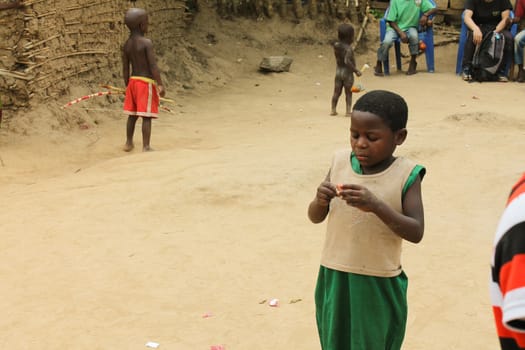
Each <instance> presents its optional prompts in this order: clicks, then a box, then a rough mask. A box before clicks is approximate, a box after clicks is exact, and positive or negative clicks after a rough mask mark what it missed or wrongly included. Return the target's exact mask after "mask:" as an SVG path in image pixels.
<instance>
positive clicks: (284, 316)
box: [0, 16, 525, 350]
mask: <svg viewBox="0 0 525 350" xmlns="http://www.w3.org/2000/svg"><path fill="white" fill-rule="evenodd" d="M275 24H276V23H274V21H273V20H272V21H266V22H265V23H261V22H252V21H248V20H238V21H227V22H223V23H219V22H216V21H215V20H213V19H210V18H203V16H200V17H198V18H197V19H196V23H195V27H194V30H193V32H192V34H191V35H192V37H191V40H192V43H193V45H194V47H195V50H194V52H195V54H196V55H198V56H199V57H200V58H201V59H202V62H201V63H204V64H205V66H206V67H208V69H207V71H206V72H205V74H204V73H203V74H200V75H199V74H198V70H197V69H194V70H192V69H193V68H192V67H193V66H192V65H191V64H189V63H188V65H187V66H188V67H189V68H187V69H186V71H185V74H186V76H185V78H186V80H187V82H185V83H182V82H180V81H177V80H175V79H174V77H175V71H177V70H176V69H175V68H174V67H180V66H181V64H182V63H184V62H174V61H173V58H172V57H162V58H161V62H160V64H161V68H162V69H163V72H164V74H165V76H166V77H167V82H168V83H167V89H168V96H167V97H170V98H173V99H175V100H176V102H177V104H176V106H170V105H166V106H168V107H170V108H171V110H172V112H167V111H163V112H162V114H161V116H160V118H159V119H158V120H156V121H155V122H154V124H153V134H152V146H153V147H154V148H155V149H156V150H157V151H156V152H151V153H142V152H140V147H136V148H135V150H134V151H133V152H131V153H124V152H122V151H121V147H122V145H123V142H124V135H125V121H126V117H125V116H124V115H123V114H122V113H121V112H120V110H121V108H122V103H121V100H120V99H119V98H112V99H105V98H94V99H92V100H89V101H86V102H83V103H81V104H77V105H74V106H72V107H70V108H69V109H67V110H62V109H60V106H61V105H63V104H64V103H66V102H68V101H70V100H72V99H74V98H76V97H79V96H81V95H83V94H85V93H90V92H94V90H92V88H88V87H72V89H71V95H70V96H64V97H63V99H62V100H60V101H58V102H55V103H48V104H46V105H42V106H39V107H38V108H35V109H33V110H31V111H26V112H24V113H22V114H20V115H17V116H16V118H10V120H9V122H8V123H4V125H3V126H2V129H1V131H0V197H1V198H2V210H0V232H1V233H2V244H1V245H0V260H1V261H2V264H1V265H0V279H1V280H2V283H1V284H0V295H1V296H2V298H0V308H1V309H2V311H3V317H1V318H0V348H2V349H144V348H145V344H146V343H147V342H148V341H153V342H157V343H159V344H160V347H159V348H160V349H188V350H190V349H191V350H195V349H210V347H211V346H212V345H223V346H224V347H225V349H229V350H231V349H276V350H279V349H282V350H285V349H286V350H289V349H302V350H310V349H312V350H313V349H319V348H320V347H319V344H318V338H317V331H316V327H315V316H314V300H313V292H314V287H315V280H316V274H317V270H318V268H319V258H320V251H321V245H322V242H323V235H324V230H325V224H324V223H323V224H319V225H314V224H311V223H310V222H309V221H308V219H307V216H306V209H307V206H308V203H309V201H310V200H311V199H312V198H313V196H314V194H315V190H316V188H317V186H318V184H319V183H320V181H321V180H322V179H323V177H324V176H325V174H326V171H327V170H328V167H329V163H330V159H331V156H332V153H333V151H335V150H337V149H340V148H343V147H348V146H349V145H348V138H349V135H348V128H349V120H348V118H345V117H342V116H337V117H330V116H329V115H328V114H329V103H330V98H331V93H332V81H333V73H334V59H333V57H332V56H333V55H332V52H331V49H330V46H329V45H328V44H327V40H328V39H329V38H331V37H332V36H333V35H332V33H331V32H329V31H327V30H326V28H323V27H322V26H314V25H311V24H305V23H303V24H299V25H297V24H293V23H284V24H281V25H279V26H276V25H275ZM372 25H376V24H374V23H372V24H370V26H372ZM370 32H371V34H370V35H369V36H368V40H369V42H368V45H369V47H370V50H361V52H360V55H359V56H358V57H357V62H358V64H359V65H361V64H364V63H373V62H374V50H375V47H374V45H376V43H374V42H373V40H377V37H374V34H373V29H370ZM456 51H457V46H456V44H450V45H445V46H440V47H437V48H436V52H435V55H436V72H435V73H433V74H430V73H427V72H426V71H425V59H424V57H420V58H419V66H418V74H416V75H414V76H406V75H405V74H403V73H396V72H394V73H393V74H392V75H391V76H388V77H384V78H380V77H375V76H374V75H373V74H372V72H371V71H370V70H369V71H366V72H365V73H364V75H363V77H362V84H363V85H364V86H365V87H366V89H367V90H374V89H387V90H392V91H395V92H397V93H400V94H401V95H403V96H404V97H405V98H406V100H407V102H408V105H409V109H410V111H409V125H408V130H409V134H408V139H407V141H406V142H405V144H403V145H402V146H401V147H399V148H398V150H397V154H398V155H403V156H407V157H410V158H413V159H415V160H416V161H418V162H419V163H420V164H422V165H424V166H426V168H427V175H426V177H425V179H424V181H423V195H424V204H425V212H426V231H425V237H424V239H423V241H422V242H421V243H420V244H418V245H414V244H410V243H406V244H405V246H404V256H403V263H404V269H405V271H406V273H407V275H408V277H409V280H410V285H409V320H408V329H407V333H406V340H405V343H404V349H409V350H418V349H421V350H432V349H435V350H443V349H479V350H488V349H495V348H496V347H497V344H498V343H497V339H496V335H495V329H494V326H493V322H492V314H491V307H490V301H489V293H488V280H489V263H490V257H491V251H492V237H493V233H494V231H495V228H496V224H497V221H498V218H499V215H500V213H501V212H502V209H503V207H504V203H505V199H506V195H507V193H508V191H509V189H510V186H511V185H512V184H513V183H514V181H515V180H516V179H517V178H518V176H519V175H520V174H521V172H522V171H523V170H524V165H523V149H525V137H524V136H525V135H524V134H525V120H524V119H523V112H522V108H521V101H522V96H523V93H524V90H525V85H522V84H518V83H483V84H479V83H472V84H468V83H465V82H463V81H461V79H460V78H459V77H457V76H456V75H455V74H454V70H455V57H456V56H455V55H456ZM281 54H287V55H289V56H291V57H293V59H294V61H293V63H292V66H291V70H290V72H287V73H280V74H266V75H264V74H261V73H259V72H258V71H257V67H258V64H259V62H260V60H261V58H262V57H263V56H267V55H281ZM391 61H393V60H391ZM405 70H406V66H405ZM180 71H181V70H180V69H179V72H180ZM354 97H355V99H356V98H358V97H359V94H356V95H355V96H354ZM342 106H343V101H340V108H339V111H340V112H341V111H342V109H341V107H342ZM136 143H137V145H138V146H140V144H141V138H140V125H139V129H138V130H137V134H136ZM273 298H276V299H279V306H278V307H270V306H269V305H268V302H269V301H270V300H271V299H273Z"/></svg>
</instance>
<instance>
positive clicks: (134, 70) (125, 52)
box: [122, 8, 165, 152]
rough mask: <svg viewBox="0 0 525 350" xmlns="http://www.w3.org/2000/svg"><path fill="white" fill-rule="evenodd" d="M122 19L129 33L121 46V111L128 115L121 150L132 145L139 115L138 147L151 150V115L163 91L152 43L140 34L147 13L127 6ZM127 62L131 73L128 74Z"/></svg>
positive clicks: (145, 23) (143, 29)
mask: <svg viewBox="0 0 525 350" xmlns="http://www.w3.org/2000/svg"><path fill="white" fill-rule="evenodd" d="M124 22H125V23H126V26H127V27H128V28H129V31H130V35H129V38H128V40H127V41H126V43H125V44H124V47H123V49H122V65H123V74H122V75H123V77H124V83H125V84H126V98H125V100H124V112H125V113H126V114H128V115H129V117H128V123H127V128H126V137H127V138H126V145H125V146H124V151H126V152H129V151H131V150H132V149H133V147H134V145H133V133H134V132H135V124H136V122H137V119H138V117H142V150H143V151H144V152H147V151H151V150H152V149H151V147H150V138H151V119H152V118H157V117H158V110H159V100H160V99H159V95H160V96H161V97H163V96H164V95H165V91H164V87H163V85H162V80H161V78H160V71H159V68H158V67H157V62H156V59H155V52H154V50H153V44H152V42H151V40H150V39H148V38H146V37H145V36H144V34H146V33H147V31H148V14H147V13H146V11H145V10H143V9H139V8H131V9H129V10H128V11H127V12H126V16H125V17H124ZM130 66H131V76H130Z"/></svg>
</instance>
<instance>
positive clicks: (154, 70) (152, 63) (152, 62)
mask: <svg viewBox="0 0 525 350" xmlns="http://www.w3.org/2000/svg"><path fill="white" fill-rule="evenodd" d="M146 57H147V59H148V63H149V67H150V71H151V75H152V76H153V79H155V81H156V82H157V87H158V89H159V95H160V96H164V95H165V94H166V92H165V90H164V85H163V84H162V78H161V77H160V70H159V67H158V66H157V59H156V57H155V51H154V50H153V44H152V43H151V41H150V42H149V44H148V45H146Z"/></svg>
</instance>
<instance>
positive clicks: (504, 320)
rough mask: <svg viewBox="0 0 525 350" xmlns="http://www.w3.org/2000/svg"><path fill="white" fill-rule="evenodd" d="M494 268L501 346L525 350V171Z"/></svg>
mask: <svg viewBox="0 0 525 350" xmlns="http://www.w3.org/2000/svg"><path fill="white" fill-rule="evenodd" d="M491 267H492V278H491V285H490V292H491V299H492V309H493V311H494V317H495V321H496V329H497V332H498V337H499V340H500V344H501V349H503V350H518V349H525V173H524V174H523V175H522V177H521V179H520V180H519V181H518V182H517V183H516V184H515V185H514V187H513V188H512V191H511V193H510V195H509V199H508V201H507V205H506V207H505V210H504V212H503V215H502V216H501V219H500V222H499V224H498V228H497V231H496V237H495V239H494V252H493V256H492V264H491Z"/></svg>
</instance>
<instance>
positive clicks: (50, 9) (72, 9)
mask: <svg viewBox="0 0 525 350" xmlns="http://www.w3.org/2000/svg"><path fill="white" fill-rule="evenodd" d="M25 4H26V7H25V8H24V9H21V10H9V11H4V12H5V14H2V16H1V17H0V23H1V22H12V23H14V24H15V25H14V26H5V25H3V26H1V29H0V31H1V34H2V36H3V37H4V38H6V37H7V38H9V39H8V40H6V41H4V44H3V46H0V54H1V55H2V60H1V61H2V63H1V65H0V94H1V98H2V101H3V102H4V104H5V105H7V106H9V105H11V106H14V107H17V106H24V105H28V104H30V102H31V101H34V100H42V99H43V100H46V99H56V98H58V97H60V96H61V95H63V94H64V93H67V92H68V89H69V87H70V86H72V85H82V84H85V85H89V86H92V85H94V84H102V83H114V84H116V83H119V85H122V79H121V77H122V73H121V72H122V65H121V46H122V44H123V43H124V41H125V40H126V38H127V36H128V33H129V31H128V29H127V27H126V26H125V25H124V21H123V19H124V13H125V12H126V10H127V9H128V8H129V7H130V5H131V4H132V3H131V2H129V1H122V0H26V1H25ZM134 6H136V7H143V8H145V9H146V10H147V11H148V13H149V22H150V26H149V33H148V36H149V37H151V38H152V40H153V41H154V42H160V41H163V42H170V41H173V40H177V38H180V37H181V36H182V31H183V29H184V27H185V18H186V13H185V6H184V1H179V0H149V1H136V2H135V4H134ZM7 12H9V13H7ZM13 27H14V32H15V35H13V32H12V31H13ZM159 46H160V45H157V47H159ZM163 47H169V45H163ZM159 54H161V53H159Z"/></svg>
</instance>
